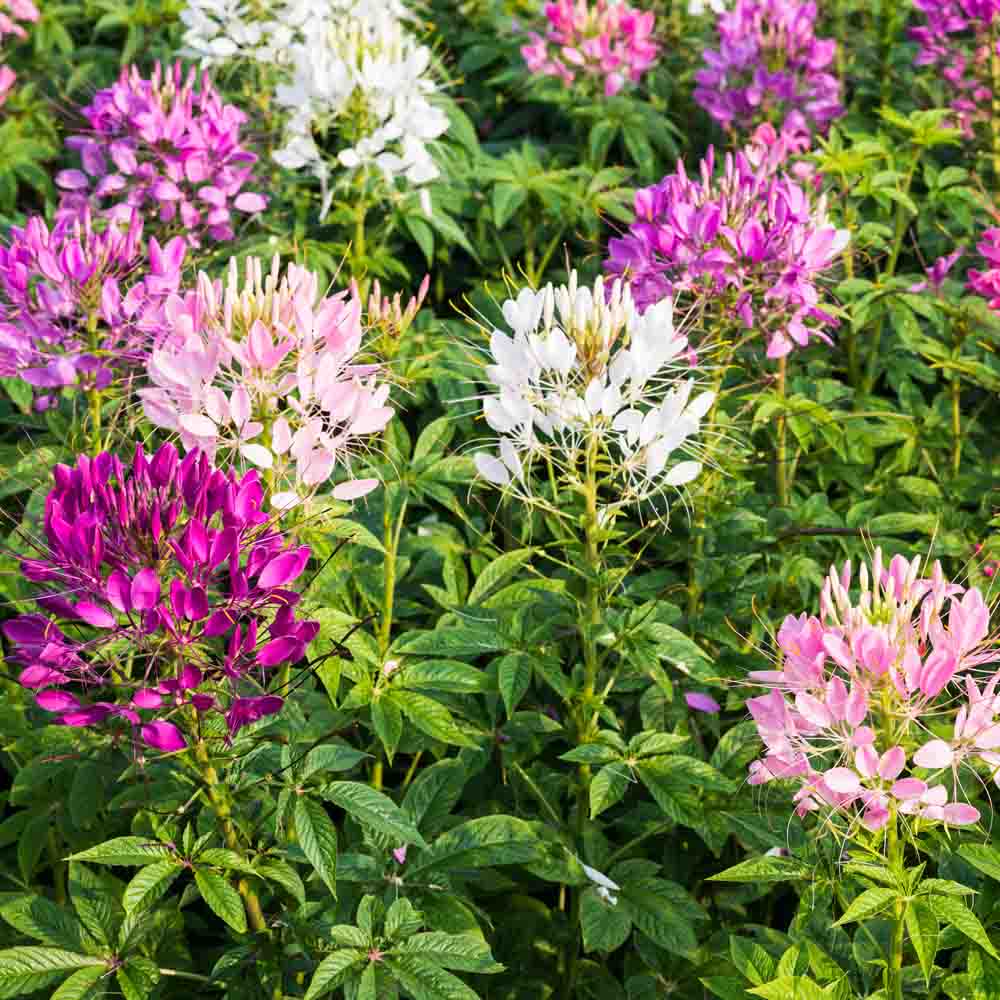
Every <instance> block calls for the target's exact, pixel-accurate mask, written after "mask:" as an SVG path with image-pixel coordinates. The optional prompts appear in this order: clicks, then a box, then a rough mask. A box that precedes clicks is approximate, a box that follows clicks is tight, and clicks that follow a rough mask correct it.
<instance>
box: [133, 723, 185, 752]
mask: <svg viewBox="0 0 1000 1000" xmlns="http://www.w3.org/2000/svg"><path fill="white" fill-rule="evenodd" d="M139 735H140V736H141V737H142V741H143V743H145V744H146V746H150V747H152V748H153V749H154V750H163V751H164V752H165V753H172V752H173V751H174V750H183V749H184V748H185V747H186V746H187V742H186V741H185V739H184V737H183V735H182V734H181V731H180V730H179V729H178V728H177V727H176V726H175V725H174V724H173V723H171V722H148V723H146V725H144V726H143V727H142V729H140V730H139Z"/></svg>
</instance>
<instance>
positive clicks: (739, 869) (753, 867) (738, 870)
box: [708, 855, 812, 883]
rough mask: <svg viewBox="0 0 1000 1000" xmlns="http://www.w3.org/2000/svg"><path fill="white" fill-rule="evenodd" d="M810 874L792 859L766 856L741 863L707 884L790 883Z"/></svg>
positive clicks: (809, 876)
mask: <svg viewBox="0 0 1000 1000" xmlns="http://www.w3.org/2000/svg"><path fill="white" fill-rule="evenodd" d="M811 877H812V873H811V871H810V869H809V868H807V867H806V866H805V865H804V864H802V862H801V861H796V860H795V859H794V858H772V857H768V856H766V855H764V856H761V857H759V858H750V859H749V860H747V861H741V862H740V863H739V864H738V865H733V867H732V868H727V869H726V870H725V871H724V872H719V873H718V874H716V875H710V876H709V877H708V881H709V882H751V883H753V882H791V881H795V880H797V879H806V878H811Z"/></svg>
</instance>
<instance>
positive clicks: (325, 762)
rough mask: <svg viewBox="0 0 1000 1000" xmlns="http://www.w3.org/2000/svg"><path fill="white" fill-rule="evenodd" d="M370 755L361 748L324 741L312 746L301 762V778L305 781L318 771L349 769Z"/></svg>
mask: <svg viewBox="0 0 1000 1000" xmlns="http://www.w3.org/2000/svg"><path fill="white" fill-rule="evenodd" d="M369 756H371V755H370V754H367V753H365V752H364V751H363V750H355V749H354V747H349V746H344V745H343V744H340V743H324V744H323V745H322V746H318V747H313V748H312V750H310V751H309V753H307V754H306V759H305V760H304V761H303V762H302V773H301V779H302V780H303V781H305V780H306V779H307V778H311V777H313V776H314V775H316V774H317V773H319V772H320V771H349V770H350V769H351V768H352V767H354V766H355V765H357V764H358V763H360V762H361V761H362V760H364V759H365V758H366V757H369Z"/></svg>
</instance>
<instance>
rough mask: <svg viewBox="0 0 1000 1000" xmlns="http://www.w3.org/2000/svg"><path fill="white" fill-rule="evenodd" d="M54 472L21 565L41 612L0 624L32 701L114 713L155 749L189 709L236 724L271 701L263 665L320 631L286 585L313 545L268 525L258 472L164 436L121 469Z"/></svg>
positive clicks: (172, 741)
mask: <svg viewBox="0 0 1000 1000" xmlns="http://www.w3.org/2000/svg"><path fill="white" fill-rule="evenodd" d="M53 479H54V481H55V486H54V487H53V489H52V490H51V491H50V492H49V494H48V497H47V498H46V501H45V542H46V546H45V548H44V549H42V551H40V552H39V553H38V554H37V556H35V557H33V558H30V559H25V560H24V561H23V562H22V564H21V569H22V571H23V573H24V575H25V576H26V577H27V578H28V579H29V580H31V581H33V582H34V583H35V584H37V585H38V586H39V588H40V590H41V593H39V595H38V596H37V597H36V602H37V604H38V606H39V608H40V609H41V610H40V611H39V612H36V613H33V614H27V615H21V616H19V617H17V618H14V619H13V620H11V621H8V622H6V623H5V624H4V626H3V632H4V635H5V636H6V637H7V639H8V640H9V641H10V642H11V643H12V645H13V647H14V652H13V659H14V660H15V662H17V663H19V664H20V665H21V672H20V675H19V680H20V682H21V684H22V685H24V686H25V687H26V688H28V689H30V690H32V691H35V692H37V694H36V696H35V700H36V701H37V702H38V704H39V705H40V706H41V707H42V708H44V709H45V710H46V711H48V712H52V713H54V714H55V716H56V718H57V719H58V720H59V721H60V722H62V723H63V724H64V725H68V726H90V725H95V724H97V723H100V722H103V721H105V720H107V719H122V720H124V721H125V722H127V723H129V724H130V725H131V726H132V727H134V728H136V729H137V730H138V734H139V737H140V738H141V740H142V741H143V742H144V743H145V744H146V745H147V746H150V747H153V748H155V749H158V750H165V751H171V750H180V749H182V748H183V747H184V746H185V745H186V740H185V736H184V730H185V729H190V728H191V727H192V726H193V725H194V721H193V720H195V719H196V717H197V716H198V715H200V714H203V713H206V712H220V713H224V714H225V717H226V723H227V725H228V729H229V732H230V733H231V734H232V733H235V732H236V731H237V730H238V729H239V728H240V727H241V726H244V725H246V724H247V723H248V722H251V721H254V720H255V719H256V718H260V717H261V716H263V715H268V714H272V713H274V712H276V711H278V710H279V709H280V708H281V705H282V699H281V697H280V696H278V695H275V694H267V693H263V692H264V690H265V687H266V677H267V674H268V672H269V671H270V670H271V669H272V668H274V667H275V666H277V665H279V664H282V663H294V662H296V661H297V660H300V659H301V658H302V656H303V655H304V652H305V648H306V646H307V645H308V643H309V642H310V641H311V640H312V638H313V637H314V636H315V635H316V632H317V631H318V628H319V626H318V624H317V623H316V622H310V621H300V620H298V619H296V617H295V611H294V609H295V605H296V604H297V603H298V601H299V595H298V594H296V593H294V592H293V591H292V590H290V589H288V585H289V584H291V583H292V582H293V581H294V580H295V579H296V578H297V577H298V576H299V575H300V574H301V573H302V571H303V570H304V569H305V566H306V563H307V562H308V559H309V550H308V549H307V548H305V547H301V546H296V545H294V544H290V543H287V542H285V541H284V540H283V539H282V537H281V535H279V534H277V533H276V532H275V531H273V530H272V529H271V528H270V526H269V525H268V521H267V516H266V515H265V514H264V513H263V512H262V511H261V509H260V505H261V500H262V499H263V489H262V487H261V484H260V482H259V480H258V477H257V474H256V473H255V472H250V473H247V474H246V475H244V476H242V477H239V476H237V475H236V474H235V473H232V472H229V473H223V472H221V471H219V470H218V469H215V468H213V467H212V465H211V463H210V462H209V460H208V458H207V456H205V455H203V454H191V455H188V456H187V457H186V458H184V459H183V460H179V459H178V455H177V451H176V449H175V448H174V447H173V445H170V444H166V445H163V446H162V447H160V449H159V450H158V451H157V452H156V453H155V454H153V455H147V454H146V452H145V451H144V450H143V449H142V447H141V446H137V447H136V450H135V455H134V457H133V459H132V462H131V464H129V465H125V464H123V463H122V462H121V461H120V460H119V459H118V458H117V457H115V456H113V455H111V454H109V453H107V452H102V453H101V454H99V455H96V456H94V457H93V458H88V457H87V456H84V455H81V456H80V458H79V459H78V460H77V463H76V466H75V467H73V468H69V467H67V466H63V465H58V466H56V468H55V470H54V471H53ZM60 623H62V624H60ZM123 650H124V657H123ZM244 689H249V690H250V691H251V692H254V693H252V694H250V695H249V696H247V695H244V694H243V693H242V692H243V690H244ZM81 696H82V697H83V698H84V699H86V700H81ZM88 696H89V697H88Z"/></svg>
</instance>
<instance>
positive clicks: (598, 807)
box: [590, 761, 634, 819]
mask: <svg viewBox="0 0 1000 1000" xmlns="http://www.w3.org/2000/svg"><path fill="white" fill-rule="evenodd" d="M633 780H634V779H633V778H632V777H631V775H630V774H629V772H628V768H627V767H626V766H625V764H623V763H621V762H620V761H614V762H613V763H611V764H605V765H604V767H602V768H601V769H600V771H598V772H597V774H595V775H594V777H593V780H592V781H591V783H590V818H591V819H596V818H597V817H598V816H599V815H600V814H601V813H602V812H604V810H605V809H610V808H611V807H612V806H613V805H615V804H617V803H618V802H620V801H621V800H622V798H624V796H625V793H626V792H627V791H628V786H629V783H630V782H631V781H633Z"/></svg>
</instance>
